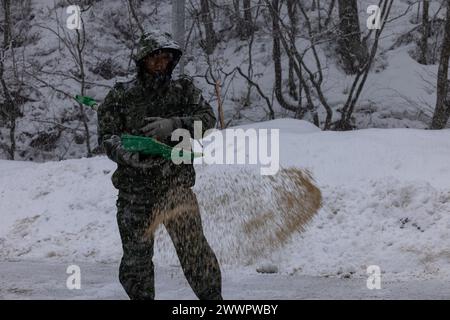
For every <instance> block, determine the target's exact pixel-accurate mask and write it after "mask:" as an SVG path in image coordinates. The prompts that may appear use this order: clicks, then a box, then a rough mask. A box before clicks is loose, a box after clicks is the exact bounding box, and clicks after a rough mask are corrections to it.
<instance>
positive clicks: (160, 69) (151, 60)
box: [144, 51, 173, 74]
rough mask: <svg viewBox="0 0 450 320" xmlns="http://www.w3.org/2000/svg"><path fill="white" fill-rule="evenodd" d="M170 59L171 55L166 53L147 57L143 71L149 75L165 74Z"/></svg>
mask: <svg viewBox="0 0 450 320" xmlns="http://www.w3.org/2000/svg"><path fill="white" fill-rule="evenodd" d="M172 59H173V56H172V53H171V52H167V51H162V52H160V53H158V54H155V55H151V56H148V57H147V58H145V60H144V65H145V69H146V70H147V72H148V73H150V74H162V73H166V72H167V71H168V66H169V64H170V62H171V61H172Z"/></svg>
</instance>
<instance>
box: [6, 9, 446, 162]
mask: <svg viewBox="0 0 450 320" xmlns="http://www.w3.org/2000/svg"><path fill="white" fill-rule="evenodd" d="M13 3H14V2H13ZM170 3H171V1H169V0H158V1H150V2H145V1H137V2H136V5H137V6H138V7H137V14H138V16H139V19H140V21H141V22H142V24H143V26H144V28H146V29H149V28H159V29H161V30H164V31H170V30H171V26H172V21H171V5H170ZM193 3H196V4H197V6H198V1H194V2H193ZM226 3H227V4H230V3H231V1H223V4H224V5H225V4H226ZM372 4H373V1H371V0H362V1H358V6H359V7H358V10H359V15H360V24H361V28H362V30H363V31H364V33H367V30H366V18H368V14H367V12H366V8H367V7H368V6H369V5H372ZM418 4H419V3H417V5H418ZM67 5H68V3H67V1H57V2H55V1H53V0H45V1H43V0H34V1H31V2H30V7H27V8H28V10H29V11H30V12H29V16H27V18H28V20H27V19H25V18H23V19H24V20H23V21H24V23H23V24H24V25H27V26H28V27H27V28H28V29H24V30H25V31H23V33H24V35H23V36H24V37H25V35H26V36H27V37H25V38H26V41H25V42H24V46H20V47H18V48H15V54H16V55H17V56H20V57H21V59H18V58H17V57H16V59H18V60H20V61H19V63H18V64H17V65H18V67H19V72H20V73H21V72H22V70H25V71H26V72H24V77H25V79H26V82H27V83H29V84H30V88H28V87H26V88H25V89H26V90H25V89H24V90H25V91H24V92H23V93H22V95H25V96H26V98H27V99H25V101H24V102H23V105H21V106H20V108H21V110H22V112H23V117H20V118H18V119H17V121H16V125H17V128H16V130H17V132H16V140H17V141H16V144H17V152H16V153H17V154H16V159H24V160H33V161H46V160H58V159H70V158H80V157H83V156H86V155H87V146H86V137H85V136H86V133H85V129H84V127H83V124H82V123H81V122H80V115H79V110H78V106H77V105H76V104H75V103H74V101H73V99H71V98H70V97H71V96H73V95H75V94H79V93H80V83H79V70H78V69H77V64H76V63H75V61H74V58H73V57H72V55H71V54H70V52H69V50H68V49H67V48H66V47H65V46H64V43H63V41H62V40H60V39H58V34H59V35H60V36H62V37H63V39H66V40H67V39H68V38H71V39H72V41H75V32H74V31H71V30H68V29H67V28H66V27H65V24H64V22H65V19H66V18H67V16H68V15H67V13H66V11H65V10H66V8H67ZM322 6H324V8H322V15H325V14H326V12H324V11H325V10H326V8H325V4H322ZM188 7H189V12H192V9H193V8H191V6H190V5H189V6H188ZM257 7H258V6H256V5H255V8H254V12H253V14H254V15H255V14H256V12H255V11H256V8H257ZM441 9H442V8H441V7H440V4H439V2H431V3H430V16H434V15H436V19H441V18H442V15H443V11H445V10H441ZM14 10H15V11H14ZM217 10H218V11H217V12H216V15H215V17H214V18H215V19H214V28H215V29H216V31H217V33H218V35H219V37H220V39H221V41H220V42H219V43H218V45H217V47H216V49H215V51H214V53H213V54H212V55H211V56H210V57H208V58H209V60H210V64H211V68H212V69H213V71H214V72H213V73H214V74H215V76H216V77H217V78H220V79H219V80H220V81H221V83H222V93H221V94H222V97H221V98H222V100H223V107H224V115H225V120H226V122H228V121H231V124H232V125H243V124H248V123H254V122H258V121H261V120H268V119H269V118H268V113H267V111H266V110H265V109H267V106H266V101H265V100H264V99H262V98H261V96H260V95H259V94H258V92H257V91H256V90H255V88H253V89H252V91H251V93H250V95H249V96H248V97H249V98H250V99H249V103H248V105H245V103H244V100H245V99H246V97H247V91H248V85H247V81H246V80H245V79H244V78H243V77H241V76H240V75H239V74H236V73H233V75H232V76H231V75H230V76H228V77H225V76H224V73H231V72H232V71H233V70H234V69H235V68H236V67H237V66H239V67H241V69H242V70H244V71H247V70H248V67H249V41H247V40H241V39H239V38H238V37H236V36H235V35H233V33H232V32H231V31H229V30H230V29H232V27H233V26H232V25H231V26H230V19H229V17H227V16H226V14H224V13H225V12H226V11H221V10H222V9H217ZM13 11H14V12H15V15H16V16H17V15H19V14H20V12H19V11H20V10H19V9H17V8H16V7H15V6H13ZM336 11H337V10H336V9H335V10H334V14H333V17H332V19H333V22H332V24H333V25H336V24H337V23H338V17H337V13H336ZM23 14H26V13H23ZM308 14H310V15H311V19H312V21H313V23H314V25H315V24H316V23H317V21H316V20H317V11H310V12H308ZM299 16H300V13H299ZM416 16H417V7H416V4H414V5H411V1H395V2H394V5H393V8H392V12H391V17H392V19H391V21H390V22H389V24H388V25H387V26H386V30H385V31H384V33H383V36H382V37H381V40H380V45H379V50H378V53H377V56H376V61H375V63H374V67H373V70H372V71H371V72H370V74H369V76H368V80H367V83H366V85H365V87H364V89H363V91H362V94H361V97H360V99H359V101H358V104H357V105H356V108H355V113H354V117H355V125H356V127H357V128H421V129H422V128H426V127H429V125H430V122H431V116H432V113H433V110H434V106H435V103H436V74H437V69H438V65H437V63H434V64H428V65H421V64H419V63H418V62H417V61H416V60H415V59H414V58H413V57H414V54H416V55H417V53H416V51H417V42H418V41H417V39H418V38H420V32H419V31H418V28H419V27H420V19H417V17H416ZM300 17H301V16H300ZM57 18H58V21H57V20H56V19H57ZM83 19H84V23H85V30H86V47H85V52H84V53H83V59H84V65H85V73H86V81H87V82H86V88H85V89H86V91H85V94H86V95H89V96H92V97H94V98H95V99H96V100H97V101H100V102H101V101H102V100H103V99H104V97H105V96H106V94H107V92H108V90H109V89H110V88H111V87H112V86H113V85H114V83H115V82H116V81H123V80H124V79H126V78H127V77H133V76H134V72H135V69H134V63H133V62H132V61H131V60H130V54H131V53H132V52H133V50H135V48H134V44H133V41H136V40H137V39H138V36H139V31H138V29H137V26H136V25H133V24H130V17H129V12H128V8H127V7H126V1H122V0H109V1H94V2H93V5H92V7H90V9H89V10H88V11H87V12H86V13H84V16H83ZM284 19H286V21H287V20H288V18H287V17H285V16H284ZM322 19H324V18H322ZM131 20H132V19H131ZM256 20H257V21H256V22H255V23H256V26H257V27H258V30H257V32H256V33H255V38H254V41H253V43H252V59H251V61H252V69H253V71H252V73H253V81H255V82H256V83H258V85H259V86H260V87H261V90H262V91H263V92H264V94H265V95H266V96H267V97H269V98H270V97H272V96H273V90H274V64H273V60H272V36H271V22H270V17H268V13H267V10H266V12H265V13H264V10H263V9H261V12H260V14H259V16H258V18H257V19H256ZM300 20H302V21H300V22H301V28H300V29H301V32H302V35H300V36H299V37H298V39H297V43H296V44H297V46H298V47H299V48H305V47H308V46H309V45H310V43H309V41H307V40H306V38H307V37H306V33H307V32H306V27H305V25H304V21H303V19H300ZM25 21H26V23H25ZM58 22H59V24H58ZM21 25H22V24H21ZM58 26H59V27H58ZM186 28H187V29H188V28H191V29H190V31H192V32H190V33H189V34H190V39H189V42H188V45H187V48H186V49H187V50H186V62H187V66H186V72H187V73H189V74H190V75H192V76H193V77H195V80H196V82H197V85H198V86H199V87H200V88H201V89H202V90H203V92H204V96H205V98H206V99H207V100H208V101H209V102H210V103H211V105H212V106H213V108H214V109H215V110H216V112H217V109H218V104H217V97H216V94H215V86H214V83H213V85H211V84H208V83H207V81H206V79H205V78H204V76H205V74H206V73H207V70H208V68H209V66H208V63H207V60H208V59H207V56H206V55H205V53H204V51H203V50H202V49H201V47H200V42H201V37H202V36H203V35H200V34H199V32H198V28H197V27H196V26H195V24H194V19H193V17H192V14H189V15H188V17H187V20H186ZM21 30H22V29H21ZM413 31H414V32H413ZM441 35H442V33H441V32H439V30H437V29H436V30H434V29H433V35H432V36H430V39H429V45H430V50H431V48H434V49H433V50H434V51H433V54H432V58H433V61H434V62H436V59H437V57H438V54H437V51H438V50H437V49H436V48H438V47H439V46H438V45H436V41H438V40H439V41H440V37H441ZM133 37H134V39H133ZM323 42H324V43H323V45H322V44H321V45H320V46H318V49H319V55H320V59H321V61H322V64H323V73H324V83H323V92H324V95H325V96H326V99H327V101H328V103H329V105H330V107H331V109H332V110H333V115H334V118H333V120H337V119H338V117H339V115H340V113H339V110H340V109H341V108H342V106H343V105H344V102H345V101H346V99H347V95H348V92H349V89H350V87H351V85H352V82H353V80H354V75H346V74H345V73H344V72H343V71H342V68H340V67H339V64H338V62H337V57H336V54H335V53H334V51H333V44H332V43H333V41H331V40H330V41H329V40H328V39H325V40H324V41H323ZM22 57H23V61H22ZM305 59H306V60H308V59H309V58H308V57H305ZM14 61H15V60H14V59H13V58H12V57H11V56H10V55H9V54H8V55H7V56H6V60H5V64H6V72H7V76H8V77H9V78H11V79H13V75H14V72H13V70H12V66H13V65H14V63H13V62H14ZM307 63H308V64H310V65H312V66H314V64H313V63H311V61H309V60H308V61H307ZM281 64H282V69H283V84H282V85H283V88H282V90H283V92H284V94H285V96H286V97H289V96H288V94H287V91H288V85H287V74H288V58H287V57H286V55H285V54H284V53H283V54H282V57H281ZM219 70H222V71H223V72H224V73H222V72H220V71H219ZM77 77H78V78H77ZM76 79H78V81H77V80H76ZM210 82H211V80H210ZM313 99H314V101H316V102H317V97H315V96H313ZM291 102H292V101H291ZM272 103H273V108H274V111H275V116H276V118H285V117H294V113H293V112H291V111H287V110H286V109H283V108H281V107H280V105H279V103H278V102H277V99H273V102H272ZM292 103H296V102H295V101H294V102H292ZM317 106H318V107H319V116H320V118H321V119H322V121H323V118H324V108H323V107H321V106H320V103H318V102H317ZM86 116H87V118H88V121H87V127H88V128H89V132H90V137H89V142H90V147H91V149H92V152H93V154H98V153H99V152H101V150H99V148H97V147H98V145H97V135H96V132H97V127H96V125H97V119H96V115H95V112H93V111H91V110H88V111H87V112H86ZM8 139H9V130H8V128H7V125H6V124H4V123H0V142H1V143H5V144H6V145H9V140H8ZM0 158H2V159H6V158H8V155H7V152H6V151H4V150H3V149H2V148H0Z"/></svg>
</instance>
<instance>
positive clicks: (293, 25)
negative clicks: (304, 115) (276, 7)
mask: <svg viewBox="0 0 450 320" xmlns="http://www.w3.org/2000/svg"><path fill="white" fill-rule="evenodd" d="M295 1H297V0H287V3H286V4H287V11H288V16H289V21H290V32H291V33H292V35H293V36H294V38H296V36H297V25H298V18H297V5H296V3H295ZM292 59H293V58H292V57H291V56H289V78H288V79H289V80H288V86H289V95H290V96H291V97H292V98H294V99H295V100H298V98H299V97H298V95H297V85H296V84H295V76H294V75H295V73H294V62H293V61H292ZM300 88H301V84H300ZM300 91H301V89H300ZM300 94H301V92H300Z"/></svg>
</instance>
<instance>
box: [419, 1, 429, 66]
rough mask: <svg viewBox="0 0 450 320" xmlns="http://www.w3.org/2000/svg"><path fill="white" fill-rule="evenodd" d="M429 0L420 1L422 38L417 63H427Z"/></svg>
mask: <svg viewBox="0 0 450 320" xmlns="http://www.w3.org/2000/svg"><path fill="white" fill-rule="evenodd" d="M429 8H430V3H429V0H423V1H422V39H421V41H420V58H419V63H422V64H427V52H428V37H429V35H430V21H429V15H428V12H429Z"/></svg>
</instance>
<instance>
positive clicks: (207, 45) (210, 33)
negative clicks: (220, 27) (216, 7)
mask: <svg viewBox="0 0 450 320" xmlns="http://www.w3.org/2000/svg"><path fill="white" fill-rule="evenodd" d="M200 19H201V21H202V22H203V26H204V28H205V39H204V40H203V41H202V43H201V44H202V47H203V49H204V50H205V52H206V53H207V54H212V53H213V52H214V49H215V48H216V45H217V36H216V32H215V31H214V24H213V19H212V16H211V11H210V5H209V0H200Z"/></svg>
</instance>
